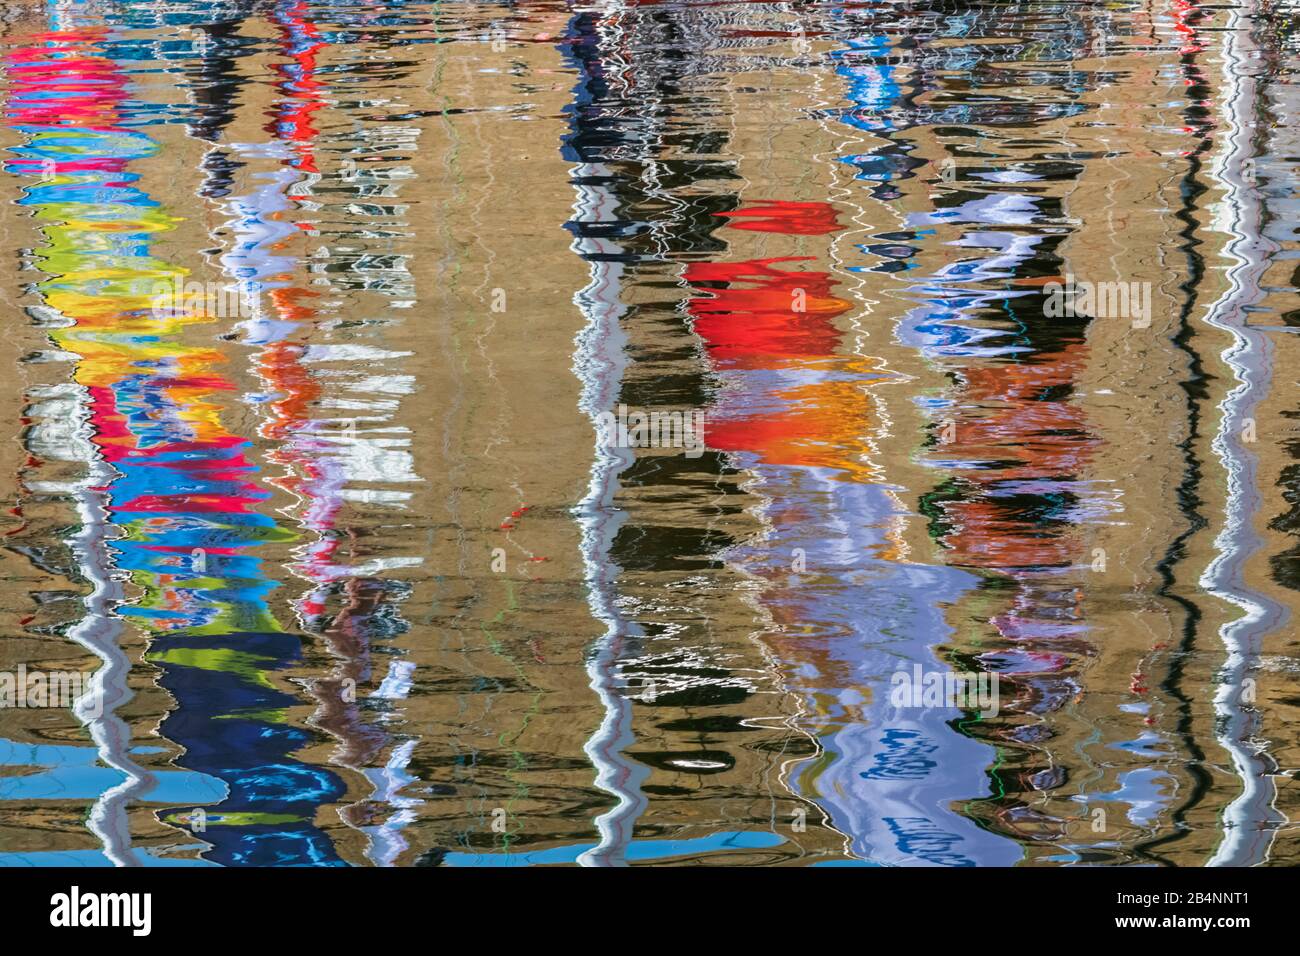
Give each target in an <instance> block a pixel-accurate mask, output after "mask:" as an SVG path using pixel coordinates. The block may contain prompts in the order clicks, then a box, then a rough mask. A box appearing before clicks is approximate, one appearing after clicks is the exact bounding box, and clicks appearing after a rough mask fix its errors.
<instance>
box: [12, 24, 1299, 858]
mask: <svg viewBox="0 0 1300 956" xmlns="http://www.w3.org/2000/svg"><path fill="white" fill-rule="evenodd" d="M1252 12H1254V13H1259V14H1262V15H1261V16H1251V15H1250V14H1251V13H1252ZM1274 12H1276V11H1274V10H1273V8H1272V7H1270V6H1269V4H1268V2H1266V0H1258V2H1257V3H1256V4H1255V5H1254V6H1252V7H1250V8H1249V9H1245V8H1226V7H1198V6H1194V5H1190V4H1186V3H1182V2H1176V3H1170V4H1166V5H1159V4H1158V5H1156V6H1151V5H1146V6H1142V5H1138V4H1128V3H1120V4H1111V5H1109V6H1107V7H1106V8H1104V9H1093V8H1084V7H1078V6H1070V5H1059V4H1030V5H1026V4H1017V3H1005V4H978V5H966V6H962V5H958V6H957V7H952V6H951V5H948V6H936V5H925V4H921V5H919V6H918V5H917V4H910V5H907V6H899V5H897V4H867V5H858V6H843V5H840V6H837V5H830V4H809V5H802V6H794V7H791V6H790V5H786V4H769V3H723V4H689V3H641V4H638V3H623V2H618V3H613V2H611V3H600V4H584V3H564V2H541V3H524V4H512V5H504V4H457V3H452V4H447V3H439V4H432V3H427V2H400V0H387V2H385V3H369V2H366V3H362V2H356V0H338V2H324V0H318V2H290V0H242V2H241V0H218V2H205V3H198V2H190V0H176V2H172V3H169V4H167V5H141V4H127V3H117V2H107V0H66V2H49V3H42V2H36V0H28V2H20V3H15V4H12V5H9V6H7V7H6V8H5V10H4V11H3V16H2V18H0V54H2V60H0V70H2V74H0V100H2V102H3V115H4V130H3V143H0V149H3V150H4V157H5V158H4V179H5V183H6V188H7V191H8V193H7V199H8V202H7V205H6V207H5V208H6V214H5V241H6V242H7V243H8V245H9V249H10V255H9V256H7V257H6V261H8V262H9V263H10V265H9V267H8V270H7V272H6V278H5V282H4V286H3V292H4V297H5V301H6V314H7V315H8V317H9V326H8V329H9V334H8V336H6V339H7V344H6V348H7V352H6V353H5V355H4V357H3V359H0V361H3V362H4V363H5V364H6V365H7V366H8V367H9V368H10V369H11V371H12V373H13V374H12V375H11V377H10V379H9V381H10V387H9V388H7V389H6V390H5V392H4V394H5V395H6V396H7V399H6V400H7V401H8V402H9V406H8V407H9V411H10V415H11V421H13V422H14V423H15V424H14V428H13V439H14V440H13V441H12V442H11V443H10V446H9V448H8V450H7V451H6V452H5V457H4V459H3V474H5V475H7V476H9V477H8V478H7V479H6V481H5V484H4V494H5V508H6V511H5V518H4V523H3V527H2V528H0V531H2V532H3V535H4V538H3V540H4V544H5V547H4V549H3V552H2V557H0V575H2V578H0V580H3V587H4V594H5V601H4V602H3V613H2V614H0V621H2V627H3V630H2V631H0V659H2V660H3V662H4V666H5V668H6V673H7V674H9V675H10V676H11V678H12V676H13V675H16V674H18V673H19V670H20V669H21V670H22V672H23V673H31V672H42V673H48V674H56V673H58V674H73V675H77V677H78V678H79V679H80V678H83V677H84V684H79V685H78V686H80V687H81V690H80V692H78V693H77V694H75V695H73V696H72V697H69V698H67V699H60V700H54V699H52V698H51V699H48V700H45V701H43V702H37V703H36V705H34V706H9V705H8V704H6V706H5V707H3V708H0V755H3V759H2V760H0V767H2V768H3V769H2V771H0V864H4V865H10V866H25V865H49V864H65V865H95V866H104V865H222V866H238V865H376V866H389V865H403V866H411V865H414V866H439V865H442V866H494V865H504V866H541V865H566V864H567V865H572V864H577V865H623V864H661V865H662V864H698V863H705V864H730V865H846V864H847V865H919V866H981V865H984V866H987V865H996V866H1010V865H1066V864H1072V863H1090V864H1097V863H1102V864H1157V865H1185V866H1186V865H1205V864H1210V863H1238V864H1241V863H1265V862H1267V863H1278V864H1288V863H1291V864H1293V863H1295V862H1296V853H1297V847H1296V844H1295V841H1294V840H1291V839H1289V838H1288V835H1289V834H1290V833H1291V832H1293V830H1291V829H1289V828H1288V821H1289V820H1291V819H1292V818H1293V817H1294V816H1295V813H1296V812H1297V807H1296V805H1295V804H1293V803H1292V800H1293V799H1295V798H1296V792H1295V789H1294V787H1293V786H1292V780H1293V779H1294V768H1295V759H1294V758H1295V754H1296V751H1297V747H1298V746H1300V740H1298V739H1297V737H1296V735H1295V732H1294V730H1293V729H1292V728H1294V726H1295V725H1296V722H1295V718H1296V716H1297V715H1296V713H1295V708H1296V706H1297V701H1300V695H1298V694H1297V681H1298V680H1300V656H1298V655H1297V654H1296V652H1295V647H1294V640H1293V635H1294V633H1295V632H1294V624H1293V622H1292V619H1291V613H1290V612H1291V608H1292V606H1293V605H1294V604H1295V600H1296V598H1295V594H1296V589H1297V581H1300V574H1297V572H1296V570H1295V565H1296V561H1297V555H1298V554H1300V544H1297V542H1296V540H1295V536H1296V534H1297V530H1298V528H1300V523H1297V522H1296V521H1295V520H1293V518H1294V514H1293V512H1294V504H1295V501H1296V491H1295V481H1296V478H1297V475H1298V474H1300V465H1297V463H1296V461H1297V459H1296V456H1297V453H1298V452H1297V449H1300V442H1298V441H1297V439H1296V438H1295V435H1294V422H1295V399H1294V396H1292V395H1290V394H1288V388H1289V386H1288V382H1287V380H1286V377H1285V373H1284V372H1282V371H1281V370H1283V369H1285V368H1286V367H1287V366H1286V364H1285V363H1286V362H1287V360H1288V358H1289V356H1288V351H1289V350H1290V349H1292V348H1294V347H1295V346H1294V345H1293V343H1294V342H1295V341H1296V336H1295V331H1296V329H1297V328H1300V320H1297V316H1298V315H1300V305H1298V304H1297V303H1300V297H1298V295H1297V283H1298V282H1300V276H1298V275H1297V274H1296V273H1295V269H1294V259H1295V255H1296V240H1295V235H1294V229H1293V228H1289V227H1287V226H1286V225H1285V224H1286V223H1288V222H1293V221H1294V212H1295V209H1296V204H1295V195H1296V189H1297V186H1298V185H1300V170H1298V169H1297V159H1296V154H1297V150H1296V144H1295V142H1294V134H1293V132H1292V130H1293V129H1294V128H1295V124H1294V118H1295V110H1296V103H1297V101H1296V98H1295V96H1294V89H1295V86H1294V76H1295V67H1296V65H1297V56H1300V53H1298V51H1297V44H1296V40H1295V37H1294V33H1293V31H1291V29H1290V27H1289V26H1287V25H1286V23H1288V22H1289V21H1285V20H1281V21H1280V20H1279V19H1278V18H1276V17H1270V16H1268V15H1266V14H1271V13H1274ZM1279 24H1280V25H1279ZM1071 283H1085V284H1092V285H1094V286H1097V287H1099V288H1101V287H1105V288H1109V289H1112V290H1114V289H1117V288H1118V287H1119V285H1120V284H1122V285H1123V287H1124V288H1123V291H1124V293H1125V295H1126V296H1127V295H1128V293H1129V290H1130V289H1131V290H1132V295H1133V298H1132V299H1131V300H1130V299H1128V298H1125V299H1124V300H1123V303H1121V300H1120V299H1119V298H1118V297H1117V295H1118V293H1116V295H1115V296H1112V298H1110V299H1109V300H1107V299H1106V298H1105V297H1104V296H1103V297H1100V298H1096V299H1095V300H1089V302H1090V304H1089V305H1087V306H1085V307H1082V308H1080V309H1077V310H1065V311H1062V310H1061V309H1060V308H1059V290H1060V289H1061V288H1062V287H1063V286H1066V285H1069V284H1071ZM1140 302H1145V305H1144V306H1140V305H1139V303H1140ZM1108 303H1109V304H1108ZM616 410H622V412H623V413H625V414H626V413H628V412H629V410H630V413H631V414H632V415H633V416H638V417H639V416H644V418H642V419H641V420H649V418H650V416H654V418H655V420H656V421H669V420H676V421H678V422H681V421H687V422H692V421H699V422H702V433H701V435H699V436H697V437H699V438H700V439H701V443H700V444H699V445H692V444H691V443H689V442H685V441H684V440H681V439H683V435H684V433H681V432H679V433H678V434H677V438H676V439H674V440H665V441H664V442H653V443H652V442H648V441H645V442H643V441H635V440H633V441H626V440H623V438H626V434H627V433H626V431H625V432H624V433H623V438H619V437H618V433H617V431H614V432H611V430H610V429H609V428H608V427H606V426H605V425H604V424H603V423H604V422H606V421H607V420H608V419H609V417H610V416H611V415H613V414H615V413H616ZM674 416H676V418H675V419H674ZM957 675H962V676H963V677H968V678H969V679H970V680H971V682H972V686H979V687H991V688H994V689H995V690H996V696H995V698H994V699H993V700H992V701H989V700H983V701H974V700H973V699H969V698H962V697H957V698H954V697H953V696H952V694H951V693H947V694H943V693H941V694H939V695H938V696H936V697H934V698H933V699H931V698H930V697H929V696H927V695H926V694H925V693H923V692H922V690H921V687H920V685H921V684H923V683H925V682H926V681H935V680H937V681H938V686H940V687H942V686H944V682H945V681H947V686H948V687H949V688H951V687H952V686H953V682H952V678H954V677H956V676H957ZM909 682H911V683H914V684H916V685H917V689H916V693H915V694H913V693H911V692H910V690H905V692H902V693H901V695H900V691H899V688H900V685H904V686H905V688H906V687H907V686H910V685H909ZM11 684H12V680H11ZM28 703H31V701H28Z"/></svg>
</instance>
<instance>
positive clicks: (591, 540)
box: [570, 163, 649, 866]
mask: <svg viewBox="0 0 1300 956" xmlns="http://www.w3.org/2000/svg"><path fill="white" fill-rule="evenodd" d="M609 176H610V172H609V171H608V170H607V169H605V168H604V167H603V166H600V165H596V164H591V163H581V164H579V165H577V166H575V167H574V169H573V178H575V179H579V180H582V182H581V183H580V184H579V185H577V186H576V187H575V189H576V192H577V193H578V199H577V201H576V202H575V203H574V206H573V209H574V221H575V222H600V221H604V220H608V219H613V218H615V217H616V216H617V208H616V207H617V200H616V199H615V197H614V196H613V194H612V193H611V192H610V190H609V189H607V188H605V187H603V186H593V185H588V183H589V182H591V181H592V180H595V179H597V178H608V177H609ZM570 248H572V249H573V250H574V251H575V252H577V253H578V254H579V255H584V256H586V255H591V254H592V253H597V252H599V253H605V254H608V253H612V252H617V251H619V250H618V247H617V246H616V245H615V244H613V243H611V242H609V241H607V240H603V239H591V238H584V237H582V236H578V237H576V238H575V239H574V241H573V244H572V245H571V247H570ZM590 262H591V281H590V282H589V283H588V284H587V285H586V286H585V287H584V288H583V289H582V290H581V291H579V292H577V293H576V294H575V295H574V297H573V302H574V304H575V305H576V306H577V307H578V309H579V310H580V311H581V312H582V314H583V316H585V317H586V319H587V324H586V325H585V326H584V327H583V329H582V331H580V332H579V333H578V336H577V339H576V346H577V347H576V349H575V351H574V358H573V372H574V374H575V375H576V376H577V377H578V380H579V381H580V382H581V383H582V394H581V398H580V399H579V402H578V405H579V408H580V409H581V410H582V411H583V412H584V413H585V414H586V415H587V416H588V417H589V418H590V419H591V422H592V428H593V430H594V432H595V439H596V441H595V446H594V453H593V457H592V464H591V472H590V474H591V479H590V481H589V482H588V485H587V494H586V495H585V496H584V497H583V499H582V500H581V501H580V502H579V503H578V504H577V506H576V507H575V508H574V509H573V514H574V517H575V518H576V520H577V522H578V526H579V528H580V529H581V532H582V545H581V549H582V563H583V580H584V584H585V585H586V591H587V604H588V606H589V608H590V610H591V615H592V617H593V618H595V619H596V620H597V621H600V622H601V623H602V624H604V625H605V633H604V634H603V635H602V636H601V637H600V638H599V639H598V640H597V641H596V644H595V647H594V649H593V651H592V653H591V655H590V656H589V658H588V660H587V677H588V680H589V684H590V687H591V689H592V690H593V691H594V692H595V694H596V697H597V698H598V699H599V701H600V704H601V706H602V707H603V708H604V710H605V715H604V718H603V719H602V720H601V723H600V726H599V727H598V728H597V729H596V730H595V732H594V733H592V735H591V737H590V738H588V740H587V742H586V743H585V744H584V745H583V748H582V749H583V751H584V752H585V753H586V754H587V756H588V758H589V759H590V760H591V762H592V765H593V766H594V767H595V768H596V781H595V782H596V786H597V787H598V788H600V789H601V790H603V791H605V792H606V793H608V794H610V795H611V796H613V797H615V798H617V800H618V803H617V804H616V805H615V806H614V807H613V808H612V809H610V810H608V811H606V812H605V813H603V814H601V815H600V816H599V817H597V818H596V820H595V826H596V829H597V831H598V832H599V834H600V842H599V843H598V844H597V845H596V846H594V847H592V848H591V849H590V850H587V851H585V852H584V853H582V854H581V855H580V856H579V857H578V860H577V862H578V864H579V865H581V866H610V865H615V866H618V865H626V862H627V860H626V853H627V846H628V844H629V843H630V842H631V840H632V828H633V826H634V825H635V823H636V819H637V817H639V816H640V815H641V812H642V811H643V810H644V809H645V806H646V802H647V801H646V798H645V795H644V794H642V793H641V790H640V784H641V781H642V780H644V779H645V777H646V775H647V774H648V772H649V770H648V768H646V767H643V766H641V765H640V764H637V763H634V762H633V761H631V760H629V759H628V758H627V757H625V756H623V754H622V748H623V747H624V746H626V745H627V744H628V743H630V742H631V741H632V740H633V739H634V738H633V734H632V702H631V700H630V699H628V698H627V697H626V696H624V695H623V694H621V693H620V692H619V690H620V688H619V686H618V683H619V682H618V676H617V669H616V662H617V660H618V658H619V654H620V653H621V651H622V643H623V641H622V638H623V633H624V630H625V628H626V626H627V622H626V621H625V620H624V618H623V615H622V614H621V613H620V612H619V610H618V607H617V603H616V595H615V582H616V580H617V577H618V573H619V570H620V569H619V567H618V565H616V564H614V563H613V562H612V561H611V560H610V557H609V552H610V548H611V547H612V545H613V543H614V538H615V536H616V535H617V534H618V529H619V526H620V525H622V523H623V521H624V520H625V518H626V515H625V514H624V513H623V512H621V511H620V510H619V509H618V508H617V507H615V505H614V495H615V493H616V492H617V490H618V486H619V479H618V476H619V474H620V473H621V472H622V471H623V469H625V468H626V467H627V466H628V465H630V464H631V463H632V454H631V452H630V451H628V450H626V449H615V448H611V447H609V444H608V443H609V440H610V436H607V435H605V434H604V431H603V429H602V426H601V419H600V417H599V416H600V414H601V413H602V412H603V411H605V410H607V409H609V408H612V407H613V406H614V404H615V403H616V402H617V399H618V394H619V387H620V384H621V382H622V380H623V373H624V371H625V369H626V368H627V365H628V359H627V353H626V351H625V346H626V344H627V334H626V332H624V331H623V329H622V327H621V326H620V324H619V320H620V319H621V318H622V316H623V313H624V312H625V311H626V307H625V306H624V305H623V304H622V303H621V302H620V301H619V290H620V283H621V279H622V273H623V267H622V265H621V264H620V263H618V262H614V261H608V260H596V259H593V260H590Z"/></svg>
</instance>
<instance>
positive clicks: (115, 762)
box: [68, 405, 157, 866]
mask: <svg viewBox="0 0 1300 956" xmlns="http://www.w3.org/2000/svg"><path fill="white" fill-rule="evenodd" d="M85 407H86V406H84V405H83V406H82V408H83V412H84V410H85ZM88 472H89V473H88V474H87V476H86V478H85V479H83V480H82V482H81V487H80V488H79V489H78V490H77V494H76V503H77V512H78V514H79V515H80V517H81V521H82V525H81V531H80V532H79V533H78V534H77V535H76V536H75V537H74V538H73V540H72V550H73V553H74V554H75V555H76V556H77V559H78V563H79V565H80V568H81V573H82V574H83V575H84V576H85V577H86V579H87V580H88V581H90V582H91V585H92V587H93V590H92V591H91V592H90V594H89V595H87V596H86V597H85V598H84V602H83V603H84V604H85V608H86V614H85V616H84V617H82V619H81V620H80V621H78V622H77V624H76V626H74V627H73V628H71V629H70V630H69V631H68V638H69V639H70V640H72V641H74V642H76V643H77V644H80V645H81V646H82V647H84V648H86V650H88V651H90V652H91V653H92V654H94V655H95V656H96V657H98V658H99V659H100V660H101V661H102V662H103V666H102V667H100V668H99V670H97V671H95V673H94V675H93V676H92V677H91V679H90V682H89V686H88V687H87V688H86V692H85V693H84V694H82V695H81V696H80V697H78V698H77V700H76V701H75V702H74V703H73V706H72V712H73V715H74V716H76V718H77V719H78V720H80V721H81V722H82V723H83V724H84V725H85V726H86V730H87V731H88V732H89V733H90V737H91V740H93V741H94V743H95V747H96V749H97V751H98V754H99V759H100V761H101V762H103V763H104V764H105V765H106V766H109V767H112V768H113V769H114V770H117V771H118V772H120V773H123V774H125V775H126V779H125V780H123V781H122V782H121V783H119V784H118V785H117V786H115V787H110V788H109V789H107V790H105V791H104V792H103V793H101V794H100V795H99V796H98V797H97V798H96V800H95V803H94V805H93V806H92V807H91V809H90V814H89V816H88V818H87V821H86V826H87V828H88V829H89V830H90V831H91V832H92V833H93V834H94V835H95V836H96V837H98V838H99V841H100V843H101V844H102V845H103V847H104V855H105V856H106V857H108V859H109V861H110V862H112V863H113V865H114V866H140V865H141V862H140V860H139V859H138V858H137V856H136V852H135V850H134V849H133V848H132V846H131V826H130V820H129V818H128V816H127V806H128V804H129V803H130V801H131V800H132V799H133V798H138V797H142V796H144V795H145V794H147V793H149V791H151V790H152V789H153V788H154V786H155V785H156V783H157V779H156V778H155V776H154V774H153V773H152V772H151V771H148V770H145V769H144V768H142V767H140V766H139V765H138V764H136V763H135V761H133V760H131V759H130V757H129V756H127V755H128V754H129V753H130V749H131V728H130V727H128V726H127V724H126V722H125V721H124V720H122V718H120V717H118V716H117V714H116V711H117V709H118V708H119V707H121V706H122V705H123V704H125V703H126V702H127V701H129V700H131V698H132V697H134V696H135V695H134V694H132V693H131V691H130V689H129V688H128V687H127V677H128V675H129V674H130V672H131V662H130V661H129V660H127V657H126V654H125V653H124V652H123V651H122V648H121V647H119V646H118V643H117V637H118V635H119V634H120V633H121V632H122V626H123V625H122V621H121V619H120V618H117V617H115V616H114V615H113V613H112V609H113V607H115V606H116V605H119V604H121V603H123V602H124V601H125V599H126V595H125V593H124V590H123V588H122V584H121V582H120V581H119V580H118V579H117V578H116V577H114V575H113V571H112V564H111V560H112V559H111V557H110V554H109V546H108V537H107V533H106V532H107V527H108V525H107V521H106V516H107V514H108V509H107V507H106V506H105V504H104V501H103V499H104V498H105V497H106V496H105V494H104V493H103V492H97V491H93V490H92V489H93V488H97V487H107V486H108V485H109V484H110V482H112V481H113V480H114V479H115V478H117V477H120V476H119V475H118V474H117V473H116V471H115V470H114V469H113V468H112V467H111V466H109V465H108V464H107V463H106V462H104V461H103V460H102V459H97V460H93V461H91V462H89V463H88ZM96 702H98V704H97V706H96Z"/></svg>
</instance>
